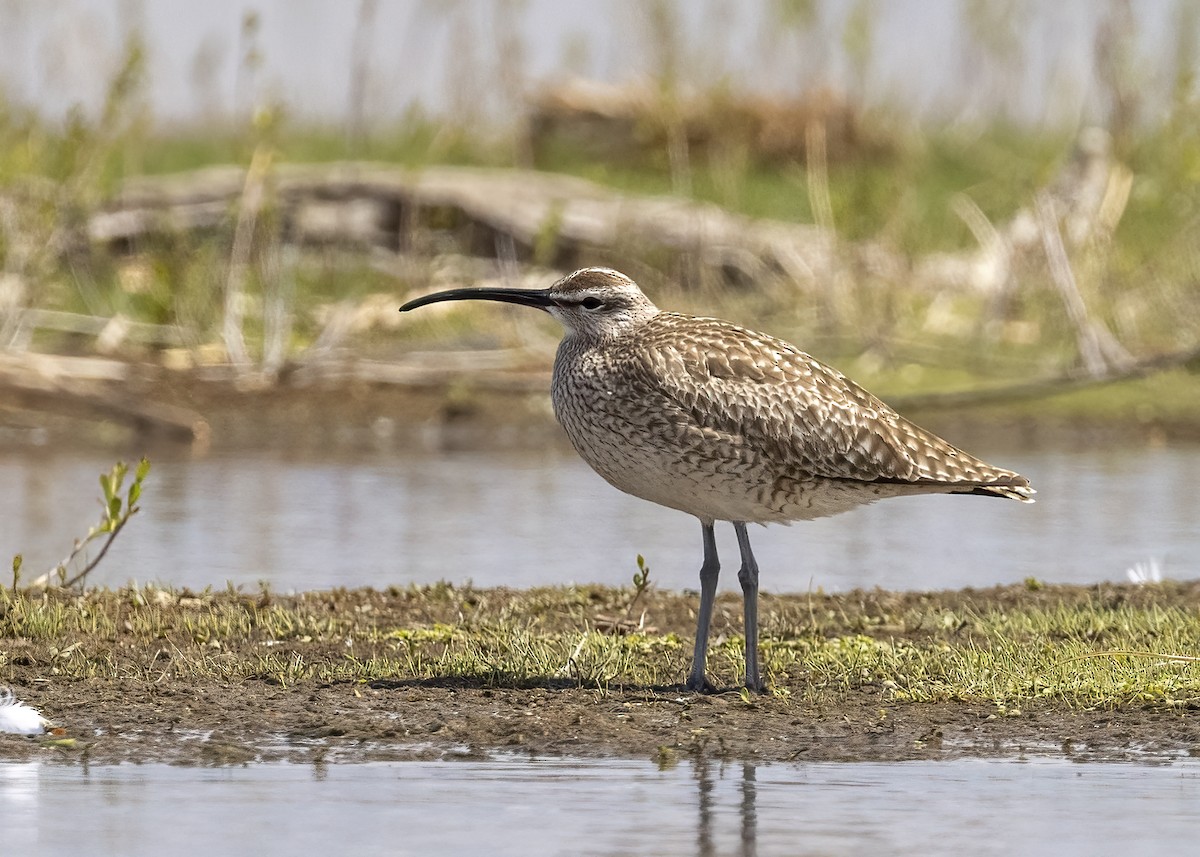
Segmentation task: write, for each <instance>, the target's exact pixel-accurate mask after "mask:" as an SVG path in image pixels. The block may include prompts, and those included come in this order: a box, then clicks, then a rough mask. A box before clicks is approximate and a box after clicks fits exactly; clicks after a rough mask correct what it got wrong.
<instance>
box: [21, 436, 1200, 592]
mask: <svg viewBox="0 0 1200 857" xmlns="http://www.w3.org/2000/svg"><path fill="white" fill-rule="evenodd" d="M994 452H995V451H994V450H992V451H989V450H987V449H984V450H980V453H981V454H983V455H984V456H985V457H988V458H991V459H994V460H996V461H998V462H999V463H1001V464H1004V465H1006V466H1011V467H1014V468H1015V469H1017V470H1019V471H1020V472H1022V473H1027V474H1028V475H1029V476H1030V478H1031V479H1033V480H1034V483H1035V484H1036V486H1037V488H1038V491H1039V493H1038V495H1037V503H1036V505H1033V506H1027V505H1022V504H1019V503H1006V502H1001V501H999V500H989V499H986V498H981V497H915V498H906V499H901V500H889V501H887V502H885V503H880V504H877V505H875V506H870V507H867V508H864V509H860V510H857V511H855V512H851V513H849V514H846V515H840V516H838V517H835V518H826V519H823V520H819V521H812V522H805V523H801V524H797V525H796V526H794V527H791V528H784V527H771V528H769V529H768V530H767V531H766V532H764V533H762V534H761V535H759V536H758V537H757V539H756V541H755V552H756V554H757V555H758V559H759V564H760V565H761V566H762V569H763V585H764V588H765V589H766V590H767V591H769V592H770V591H773V592H803V591H806V590H809V589H815V588H823V589H825V590H827V591H838V590H846V589H849V588H852V587H855V586H862V587H873V586H882V587H885V588H889V589H939V588H958V587H963V586H980V585H990V584H996V583H1014V582H1019V581H1021V580H1024V579H1025V578H1027V577H1036V578H1038V579H1041V580H1047V581H1055V582H1068V583H1072V582H1073V583H1094V582H1096V581H1100V580H1117V581H1123V580H1124V579H1125V570H1126V569H1127V568H1129V567H1131V566H1132V565H1134V564H1135V563H1137V562H1139V561H1146V560H1148V559H1151V558H1156V559H1158V560H1159V561H1160V562H1161V563H1162V566H1163V572H1164V574H1165V576H1167V577H1175V578H1186V577H1190V576H1195V575H1196V574H1197V573H1200V568H1198V567H1197V566H1196V565H1195V560H1194V558H1195V557H1196V556H1198V555H1200V530H1198V529H1197V528H1196V527H1195V522H1194V517H1193V512H1192V509H1193V504H1192V502H1191V497H1192V495H1193V492H1194V490H1195V486H1196V484H1200V447H1191V448H1180V449H1158V450H1149V449H1138V450H1124V451H1114V450H1095V451H1084V452H1072V451H1066V452H1063V451H1056V452H1047V453H1028V454H1023V455H1005V454H1003V453H998V454H993V453H994ZM110 465H111V460H110V459H109V458H108V457H106V456H85V455H81V454H64V453H60V454H50V455H45V456H39V457H38V458H37V459H36V460H34V459H33V458H32V457H30V456H27V455H17V454H0V485H3V486H5V489H6V490H4V491H0V559H2V557H4V556H12V555H13V554H15V553H17V552H22V553H24V554H25V571H26V574H27V575H28V577H33V576H35V575H36V574H37V573H39V572H41V571H43V570H45V569H46V568H50V567H53V566H54V564H56V563H57V562H58V561H59V560H60V559H61V558H62V557H63V556H64V555H65V554H66V553H67V551H68V550H69V548H70V546H71V541H72V539H74V538H76V537H78V536H79V535H81V534H83V533H84V532H86V530H87V527H88V526H89V525H90V524H92V523H94V522H95V520H96V518H97V516H98V513H99V509H98V505H97V499H96V498H97V495H98V493H99V488H98V486H97V484H96V478H97V475H98V474H99V473H100V472H101V471H102V470H107V469H108V467H109V466H110ZM142 507H143V511H142V513H141V514H140V515H139V516H138V517H137V518H136V519H134V521H133V522H132V523H131V524H130V526H129V527H128V528H127V529H126V531H125V532H123V533H122V534H121V537H120V538H119V539H118V540H117V542H116V543H115V546H114V548H113V551H112V552H111V553H110V554H109V556H108V557H107V558H106V559H105V561H104V563H102V564H101V565H100V567H99V568H98V569H97V572H96V574H95V576H94V577H93V582H95V583H102V584H108V585H121V584H124V583H125V582H127V581H128V580H130V579H131V578H132V579H137V580H140V581H145V580H159V581H161V582H164V583H167V584H172V585H175V586H189V587H193V588H203V587H205V586H210V585H211V586H216V587H221V586H224V585H225V583H226V582H227V581H232V582H233V583H235V584H237V585H244V586H251V587H252V586H254V585H256V584H257V583H258V582H259V581H260V580H263V581H267V582H269V583H271V584H272V585H273V586H275V587H276V588H278V589H280V590H284V591H287V590H293V589H295V590H300V589H323V588H329V587H333V586H375V587H386V586H389V585H392V584H400V585H404V584H407V583H411V582H417V583H429V582H434V581H437V580H450V581H452V582H456V583H462V582H465V581H468V580H471V581H474V583H476V584H477V585H480V586H496V585H509V586H518V587H528V586H534V585H546V584H552V583H568V582H572V581H574V582H580V583H587V582H598V583H606V584H626V583H628V581H629V579H630V577H631V575H632V574H633V572H634V571H635V570H636V566H635V557H636V555H637V554H638V553H641V554H643V555H644V556H646V558H647V560H648V562H649V564H650V566H651V568H652V569H653V577H652V580H653V581H654V582H655V583H656V584H657V585H658V586H661V587H664V588H668V589H676V590H678V589H695V588H696V587H697V584H698V581H697V571H698V569H699V564H700V557H699V556H698V553H699V552H698V549H697V542H698V539H697V538H696V531H697V529H698V528H697V526H696V522H695V520H694V519H692V518H690V517H688V516H687V515H683V514H680V513H678V512H674V511H671V510H669V509H663V508H660V507H658V506H655V505H653V504H650V503H646V502H644V501H642V500H638V499H636V498H633V497H629V496H627V495H625V494H622V493H621V492H619V491H617V490H615V489H613V488H611V487H609V486H608V485H606V484H604V482H603V481H602V480H601V479H600V478H599V477H598V476H596V475H595V474H594V473H592V472H591V471H590V470H589V469H588V468H587V466H586V465H585V464H583V463H582V462H581V461H579V459H578V458H577V457H575V456H574V455H572V454H569V453H567V454H563V455H557V454H551V455H548V456H535V455H482V454H456V455H434V456H421V457H418V456H414V457H411V458H402V457H375V458H372V457H364V458H358V459H353V460H343V461H336V460H334V461H330V460H319V461H312V460H301V461H294V460H286V459H282V458H271V457H266V456H243V457H220V456H214V457H210V458H205V459H198V460H197V459H178V460H170V459H166V458H163V459H160V460H157V461H155V462H154V469H153V470H152V471H151V474H150V478H149V481H148V483H147V486H146V491H145V495H144V498H143V501H142ZM717 537H718V542H719V543H720V545H719V546H720V549H721V552H722V554H723V555H724V556H726V557H729V556H734V557H736V556H737V548H736V544H735V543H734V539H733V534H732V531H731V528H729V527H718V530H717ZM722 584H723V585H724V586H725V587H727V588H730V589H736V588H737V580H736V576H735V575H733V574H728V573H727V574H726V575H725V576H724V577H723V578H722Z"/></svg>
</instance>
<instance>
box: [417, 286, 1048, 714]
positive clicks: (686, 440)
mask: <svg viewBox="0 0 1200 857" xmlns="http://www.w3.org/2000/svg"><path fill="white" fill-rule="evenodd" d="M460 300H491V301H503V302H505V303H514V304H521V305H523V306H530V307H535V308H537V309H540V310H544V311H546V312H548V313H550V315H552V316H554V317H555V318H556V319H558V320H559V321H560V322H561V323H562V325H563V327H564V328H565V329H566V330H565V335H564V336H563V340H562V343H561V344H560V345H559V347H558V355H557V357H556V359H555V361H554V377H553V381H552V383H551V387H550V393H551V398H552V400H553V403H554V413H555V415H556V416H557V417H558V421H559V422H560V423H561V424H562V426H563V428H564V429H566V432H567V435H568V437H570V439H571V443H572V444H573V445H574V446H575V449H576V451H578V452H579V454H580V455H581V456H582V457H583V459H584V461H586V462H587V463H588V464H590V465H591V466H592V468H593V469H594V470H595V471H596V472H597V473H599V474H600V475H601V476H603V477H604V478H605V479H606V480H608V481H609V482H610V483H611V484H612V485H614V486H616V487H617V488H620V489H621V490H622V491H625V492H627V493H629V494H633V495H634V496H636V497H641V498H643V499H645V500H649V501H651V502H653V503H658V504H660V505H663V506H667V507H669V508H672V509H678V510H680V511H681V512H687V513H688V514H690V515H694V516H696V517H697V518H699V519H700V525H701V532H702V535H703V543H704V562H703V564H702V565H701V566H700V610H699V615H698V617H697V623H696V647H695V651H694V655H693V660H692V669H691V672H690V673H689V674H688V678H687V687H688V689H690V690H695V691H702V690H710V689H711V685H710V684H709V682H708V678H707V676H706V674H705V661H706V659H707V654H708V629H709V623H710V621H711V619H712V611H713V601H714V598H715V596H716V590H717V574H718V571H719V569H720V565H719V562H718V559H717V546H716V540H715V537H714V533H713V527H714V525H715V523H716V522H717V521H730V522H731V523H732V524H733V528H734V531H735V532H736V534H737V541H738V547H739V550H740V552H741V559H742V567H741V570H740V571H739V572H738V581H739V582H740V583H741V586H742V594H743V600H744V611H745V613H744V616H745V635H746V686H747V687H748V688H750V689H751V690H762V689H763V682H762V677H761V674H760V671H759V665H758V564H757V563H756V562H755V560H754V554H753V552H752V551H751V550H750V537H749V535H748V534H747V532H746V525H747V524H748V523H757V524H771V523H790V522H792V521H806V520H810V519H812V518H820V517H824V516H826V515H836V514H838V513H839V512H845V511H848V510H850V509H853V508H855V507H857V506H862V505H864V504H866V503H872V502H874V501H876V500H879V499H882V498H884V497H899V496H904V495H910V494H982V495H985V496H994V497H1010V498H1012V499H1014V500H1022V501H1025V502H1032V498H1031V495H1032V494H1033V493H1034V491H1033V488H1031V487H1030V485H1029V480H1027V479H1026V478H1025V477H1023V476H1020V475H1019V474H1017V473H1014V472H1013V471H1011V470H1003V469H1001V468H999V467H993V466H991V465H990V464H985V463H984V462H982V461H980V460H979V459H977V458H973V457H972V456H970V455H968V454H967V453H965V452H963V451H962V450H959V449H956V448H955V447H953V446H951V445H950V444H949V443H947V442H946V441H944V440H942V439H941V438H940V437H937V436H936V435H934V434H931V433H930V432H927V431H925V430H924V429H922V428H919V427H917V426H916V425H914V424H913V423H911V422H909V421H908V420H906V419H904V417H902V416H900V415H899V414H897V413H896V412H895V411H894V410H892V409H891V408H890V407H888V406H887V405H885V404H884V403H883V402H881V401H880V400H879V399H877V398H875V397H874V396H872V395H871V394H870V393H868V392H867V391H866V390H864V389H863V388H861V387H859V386H858V385H857V384H855V383H854V382H853V381H851V380H849V379H848V378H846V377H845V376H844V375H842V374H841V373H840V372H838V371H836V370H834V369H831V368H829V367H828V366H825V365H824V364H823V363H821V362H819V361H817V360H815V359H813V358H812V357H810V356H809V355H807V354H805V353H804V352H803V351H801V350H799V349H798V348H796V347H795V346H793V345H790V344H788V343H787V342H784V341H782V340H780V339H775V338H774V337H771V336H768V335H766V334H765V333H755V332H754V331H751V330H746V329H745V328H742V327H738V326H737V325H734V324H730V323H729V322H725V321H720V320H718V319H713V318H695V317H692V316H687V315H681V314H679V313H673V312H663V311H661V310H660V309H659V308H658V307H656V306H655V305H654V304H653V303H651V302H650V300H649V299H648V298H647V297H646V296H645V295H644V294H642V290H641V289H640V288H638V285H637V283H635V282H634V281H633V280H631V279H629V278H628V277H626V276H625V275H624V274H621V273H619V272H617V271H614V270H611V269H609V268H584V269H583V270H580V271H576V272H575V273H573V274H570V275H569V276H567V277H564V278H563V279H561V280H559V281H558V282H556V283H555V284H554V285H552V286H550V288H548V289H507V288H500V289H480V288H464V289H452V290H450V291H444V292H438V293H436V294H431V295H426V296H425V297H421V298H417V299H416V300H412V301H409V302H408V303H406V304H405V305H404V306H402V307H400V310H401V311H402V312H403V311H407V310H412V309H416V308H417V307H422V306H425V305H426V304H431V303H436V302H438V301H460Z"/></svg>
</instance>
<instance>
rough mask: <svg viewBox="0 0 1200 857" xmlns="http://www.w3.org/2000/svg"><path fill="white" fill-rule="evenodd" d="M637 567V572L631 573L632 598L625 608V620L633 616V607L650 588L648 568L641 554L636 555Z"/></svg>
mask: <svg viewBox="0 0 1200 857" xmlns="http://www.w3.org/2000/svg"><path fill="white" fill-rule="evenodd" d="M637 567H638V570H637V571H635V572H634V573H633V597H632V598H630V599H629V604H628V605H626V607H625V618H626V619H628V618H629V617H630V616H631V615H633V608H634V606H635V605H636V604H637V603H638V601H639V600H640V599H641V597H642V596H643V595H645V594H646V591H647V590H648V589H649V588H650V566H648V565H646V558H645V557H643V556H642V555H641V554H638V555H637Z"/></svg>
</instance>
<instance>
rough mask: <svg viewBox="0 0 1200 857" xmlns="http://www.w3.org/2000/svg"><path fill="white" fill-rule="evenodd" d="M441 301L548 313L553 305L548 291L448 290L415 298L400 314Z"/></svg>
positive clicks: (401, 309) (402, 308) (403, 307)
mask: <svg viewBox="0 0 1200 857" xmlns="http://www.w3.org/2000/svg"><path fill="white" fill-rule="evenodd" d="M441 301H500V302H501V303H506V304H520V305H521V306H531V307H533V308H535V309H540V310H546V311H548V310H549V309H550V307H552V306H553V305H554V301H552V300H551V299H550V293H549V290H548V289H450V290H448V291H445V292H434V293H433V294H432V295H425V296H424V297H420V298H416V299H414V300H411V301H409V302H408V303H406V304H405V305H404V306H402V307H400V312H408V311H409V310H413V309H416V308H417V307H423V306H426V305H428V304H436V303H440V302H441Z"/></svg>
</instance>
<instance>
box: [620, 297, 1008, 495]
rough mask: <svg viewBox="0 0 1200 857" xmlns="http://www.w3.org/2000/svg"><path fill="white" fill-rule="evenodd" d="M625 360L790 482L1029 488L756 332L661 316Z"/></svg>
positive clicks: (650, 384)
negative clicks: (779, 468)
mask: <svg viewBox="0 0 1200 857" xmlns="http://www.w3.org/2000/svg"><path fill="white" fill-rule="evenodd" d="M627 357H628V358H629V359H631V360H632V361H634V362H635V363H636V364H638V366H637V367H632V368H635V370H636V369H637V368H639V367H640V371H639V372H637V374H638V375H639V376H640V380H641V382H642V383H643V384H645V385H646V387H647V388H648V392H649V391H651V390H652V391H653V394H655V395H661V396H662V397H663V398H664V399H665V400H669V401H670V402H672V403H674V404H675V405H677V406H678V407H679V408H681V409H682V410H683V411H684V412H685V413H686V414H687V416H688V418H689V419H690V420H693V421H694V422H695V423H696V424H698V425H701V426H703V427H705V428H709V429H712V430H715V431H717V432H720V433H722V434H725V435H728V436H731V437H733V438H736V439H737V440H738V442H739V443H742V444H744V445H745V446H746V447H747V448H748V449H749V450H751V451H753V452H754V453H756V454H758V455H762V456H768V457H770V460H772V461H774V462H776V463H777V464H780V465H783V466H785V467H786V468H787V469H788V470H789V471H791V472H794V473H795V474H796V475H797V476H810V475H811V476H819V477H825V478H833V479H853V480H863V481H870V482H877V481H886V482H907V483H921V484H928V483H937V484H950V485H957V484H962V485H963V486H964V487H970V486H995V487H996V488H998V489H1005V488H1012V489H1014V493H1015V494H1016V495H1020V496H1017V497H1016V498H1017V499H1026V497H1027V494H1026V492H1027V491H1028V485H1029V483H1028V481H1027V480H1026V479H1024V478H1023V477H1021V476H1020V475H1018V474H1016V473H1013V472H1012V471H1009V470H1003V469H1001V468H997V467H992V466H991V465H989V464H986V463H984V462H983V461H980V460H979V459H977V458H974V457H972V456H970V455H968V454H966V453H965V452H963V451H961V450H959V449H957V448H955V447H954V446H951V445H950V444H949V443H947V442H946V441H944V440H942V439H941V438H939V437H937V436H936V435H934V434H931V433H930V432H927V431H925V430H924V429H921V428H920V427H918V426H916V425H914V424H913V423H911V422H909V421H908V420H906V419H904V418H903V417H902V416H900V415H899V414H897V413H896V412H895V411H894V410H892V408H890V407H888V406H887V405H886V404H884V403H883V402H882V401H880V400H879V399H877V398H876V397H875V396H872V395H871V394H870V393H868V392H867V391H866V390H864V389H863V388H861V387H859V386H858V385H857V384H855V383H854V382H853V381H850V380H849V379H848V378H846V377H845V376H844V375H842V374H841V373H840V372H838V371H836V370H834V369H831V368H829V367H828V366H825V365H824V364H822V363H821V362H820V361H818V360H815V359H814V358H812V357H810V356H809V355H807V354H805V353H804V352H802V351H800V350H799V349H797V348H796V347H794V346H792V345H790V344H789V343H787V342H784V341H782V340H780V339H775V338H774V337H770V336H767V335H766V334H760V333H755V332H753V331H749V330H746V329H744V328H741V327H738V326H736V325H733V324H729V323H727V322H723V321H719V320H716V319H703V318H691V317H688V316H681V315H678V314H675V313H662V314H660V315H659V316H657V317H655V319H653V320H652V321H651V322H650V323H648V324H647V325H646V327H645V328H644V330H643V336H642V337H641V339H640V340H639V342H638V347H637V349H636V353H635V354H630V355H627ZM1022 489H1024V490H1022ZM995 493H999V494H1004V495H1006V496H1014V493H1010V492H1008V491H1004V490H997V491H996V492H995Z"/></svg>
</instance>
